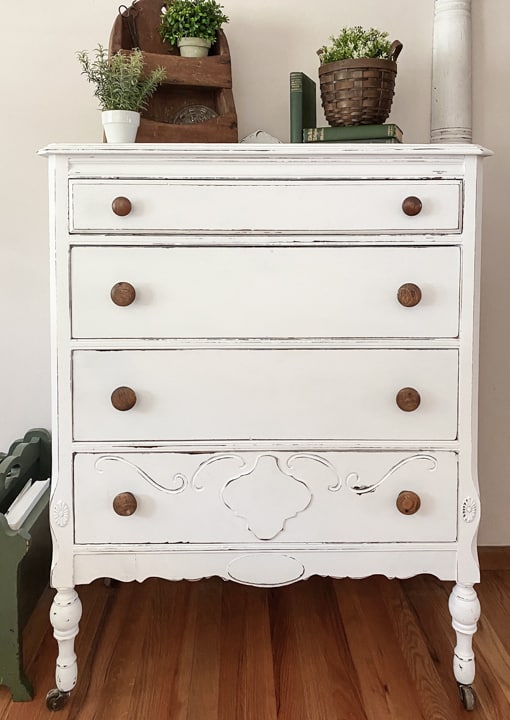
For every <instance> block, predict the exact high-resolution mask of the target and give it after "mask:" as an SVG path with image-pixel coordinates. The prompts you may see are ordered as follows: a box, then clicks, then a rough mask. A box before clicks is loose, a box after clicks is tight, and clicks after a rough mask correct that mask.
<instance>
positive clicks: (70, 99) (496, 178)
mask: <svg viewBox="0 0 510 720" xmlns="http://www.w3.org/2000/svg"><path fill="white" fill-rule="evenodd" d="M223 3H224V5H225V10H226V12H227V14H228V15H229V16H230V20H231V21H230V24H229V25H228V26H227V27H226V33H227V37H228V40H229V44H230V50H231V54H232V63H233V78H234V98H235V102H236V108H237V113H238V118H239V132H240V137H243V136H244V135H247V134H248V133H250V132H252V131H253V130H256V129H264V130H266V131H267V132H269V133H271V134H272V135H275V136H277V137H279V138H280V139H281V140H284V141H287V140H288V77H289V72H290V71H292V70H303V71H305V72H306V73H308V74H309V75H310V76H311V77H314V78H316V73H317V67H318V58H317V56H316V50H317V49H318V48H319V47H320V46H321V45H322V44H324V43H325V42H327V40H328V37H329V35H330V34H332V33H336V32H337V31H338V30H339V29H340V28H341V27H342V26H343V25H352V24H360V25H365V26H375V27H379V28H381V29H386V30H388V32H389V33H390V36H391V38H392V39H395V38H398V39H399V40H401V41H402V42H403V43H404V50H403V52H402V55H401V56H400V59H399V73H398V78H397V94H396V97H395V101H394V104H393V110H392V115H391V117H390V120H392V121H394V122H397V123H398V124H399V125H400V126H401V127H402V128H403V129H404V133H405V140H406V141H407V142H428V139H429V130H430V71H431V38H432V20H433V0H412V1H410V0H385V2H384V3H383V2H375V0H356V1H355V2H352V0H315V1H314V2H313V3H309V2H306V3H305V2H303V1H302V0H278V1H277V2H275V1H274V0H257V2H255V3H252V2H250V3H249V2H247V1H246V0H223ZM118 6H119V0H87V2H75V1H72V0H71V2H70V0H53V1H52V2H51V3H49V4H48V3H36V2H35V1H34V0H31V1H29V2H19V3H16V4H15V3H9V4H6V7H4V8H3V10H2V27H3V33H2V46H1V50H0V53H1V56H2V62H0V81H1V82H0V86H1V87H2V88H3V93H2V99H1V102H0V107H1V108H2V114H1V115H0V117H1V120H0V123H1V124H0V130H1V138H2V140H3V162H2V167H3V172H2V174H1V177H0V198H1V204H0V208H1V212H2V220H3V227H2V234H1V240H0V263H1V265H0V270H1V278H2V281H1V283H0V326H1V329H2V336H1V337H2V345H1V351H2V355H1V361H0V398H1V402H2V412H1V415H0V449H2V450H5V449H7V447H8V444H9V442H10V441H11V440H12V439H13V438H15V437H18V436H20V435H22V434H23V433H24V432H25V430H26V429H28V428H29V427H34V426H44V427H49V423H50V408H49V405H50V400H49V340H48V336H49V314H48V304H49V301H48V272H47V265H48V250H47V244H48V243H47V195H46V192H47V190H46V189H47V184H46V161H45V160H44V159H42V158H39V157H37V156H36V154H35V153H36V151H37V149H38V148H40V147H43V146H44V145H46V144H48V143H50V142H82V141H84V142H96V141H100V140H101V129H100V118H99V113H98V111H97V109H96V104H95V99H94V97H93V93H92V88H91V86H89V85H88V84H87V83H86V81H85V79H84V78H83V77H81V76H80V68H79V65H78V63H77V61H76V59H75V52H76V51H77V50H82V49H92V48H93V47H95V45H96V44H97V43H98V42H101V43H103V44H107V42H108V37H109V33H110V28H111V26H112V24H113V21H114V18H115V16H116V13H117V8H118ZM473 11H474V28H473V38H474V70H475V72H474V106H475V124H474V141H475V142H478V143H481V144H485V145H486V146H488V147H490V148H492V149H493V150H495V151H496V156H495V157H494V158H492V159H489V160H488V161H487V174H486V176H487V184H486V194H485V220H484V228H485V239H484V241H485V247H484V255H483V278H482V353H481V398H480V435H481V438H480V479H481V482H482V489H483V499H484V517H483V520H482V530H481V536H480V539H481V542H482V543H483V544H510V527H508V519H507V517H508V511H507V509H506V508H508V507H510V454H509V453H508V452H507V446H508V445H509V441H510V378H509V377H508V374H507V366H508V364H509V363H508V359H509V354H510V330H509V328H508V325H507V324H506V323H505V322H504V320H506V317H507V314H508V310H507V305H508V301H507V292H506V286H507V282H506V280H507V272H508V270H507V269H508V268H510V243H509V242H508V238H507V234H508V233H507V232H506V223H505V211H506V207H505V206H506V197H505V194H506V182H505V169H506V168H507V167H509V166H510V165H509V162H508V160H509V155H510V150H509V146H508V132H507V130H506V127H505V123H506V118H507V116H508V114H509V112H510V102H509V100H508V97H507V95H506V94H504V92H505V90H506V88H507V87H508V85H509V83H508V75H507V73H508V68H510V57H509V56H510V49H509V45H508V42H507V37H506V35H507V32H508V27H510V5H509V4H508V0H490V2H484V0H473ZM501 91H502V92H501ZM501 319H503V322H502V321H501Z"/></svg>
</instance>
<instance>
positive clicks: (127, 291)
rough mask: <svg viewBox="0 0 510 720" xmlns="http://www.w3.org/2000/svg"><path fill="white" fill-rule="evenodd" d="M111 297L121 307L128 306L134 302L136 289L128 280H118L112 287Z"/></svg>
mask: <svg viewBox="0 0 510 720" xmlns="http://www.w3.org/2000/svg"><path fill="white" fill-rule="evenodd" d="M110 297H111V299H112V300H113V302H114V303H115V305H119V307H126V306H127V305H131V303H132V302H134V300H135V297H136V290H135V289H134V287H133V286H132V285H131V283H128V282H118V283H115V285H114V286H113V287H112V289H111V292H110Z"/></svg>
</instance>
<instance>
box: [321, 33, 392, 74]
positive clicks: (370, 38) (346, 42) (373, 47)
mask: <svg viewBox="0 0 510 720" xmlns="http://www.w3.org/2000/svg"><path fill="white" fill-rule="evenodd" d="M329 39H330V41H331V44H330V45H324V46H323V47H322V48H321V49H320V50H319V51H318V54H319V55H320V61H321V65H325V64H326V63H330V62H338V61H339V60H348V59H351V58H380V59H382V60H389V59H390V56H391V42H390V41H389V40H388V33H387V32H382V31H381V30H377V29H376V28H370V29H368V30H365V28H363V27H361V25H355V26H354V27H344V28H342V29H341V30H340V33H339V35H338V36H337V37H334V36H333V35H331V37H330V38H329Z"/></svg>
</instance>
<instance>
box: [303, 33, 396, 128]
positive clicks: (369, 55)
mask: <svg viewBox="0 0 510 720" xmlns="http://www.w3.org/2000/svg"><path fill="white" fill-rule="evenodd" d="M401 50H402V43H401V42H399V41H398V40H395V41H394V42H393V43H392V42H390V40H389V39H388V33H387V32H382V31H381V30H377V29H376V28H369V29H368V30H367V29H365V28H363V27H361V26H360V25H356V26H354V27H344V28H342V30H341V31H340V33H339V34H338V36H337V37H334V36H331V37H330V44H329V45H324V46H323V47H322V48H320V50H318V51H317V53H318V55H319V57H320V62H321V66H320V68H319V83H320V89H321V99H322V106H323V108H324V114H325V116H326V120H327V121H328V122H329V124H330V125H332V126H333V127H334V126H338V125H371V124H374V125H378V124H380V123H383V122H384V121H385V120H386V118H387V117H388V115H389V114H390V109H391V103H392V101H393V95H394V92H395V78H396V75H397V63H396V60H397V57H398V56H399V54H400V51H401Z"/></svg>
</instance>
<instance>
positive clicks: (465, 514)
mask: <svg viewBox="0 0 510 720" xmlns="http://www.w3.org/2000/svg"><path fill="white" fill-rule="evenodd" d="M477 512H478V505H477V503H476V500H475V499H474V498H472V497H467V498H466V499H465V500H464V502H463V503H462V519H463V520H464V522H467V523H472V522H473V520H474V519H475V518H476V515H477Z"/></svg>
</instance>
